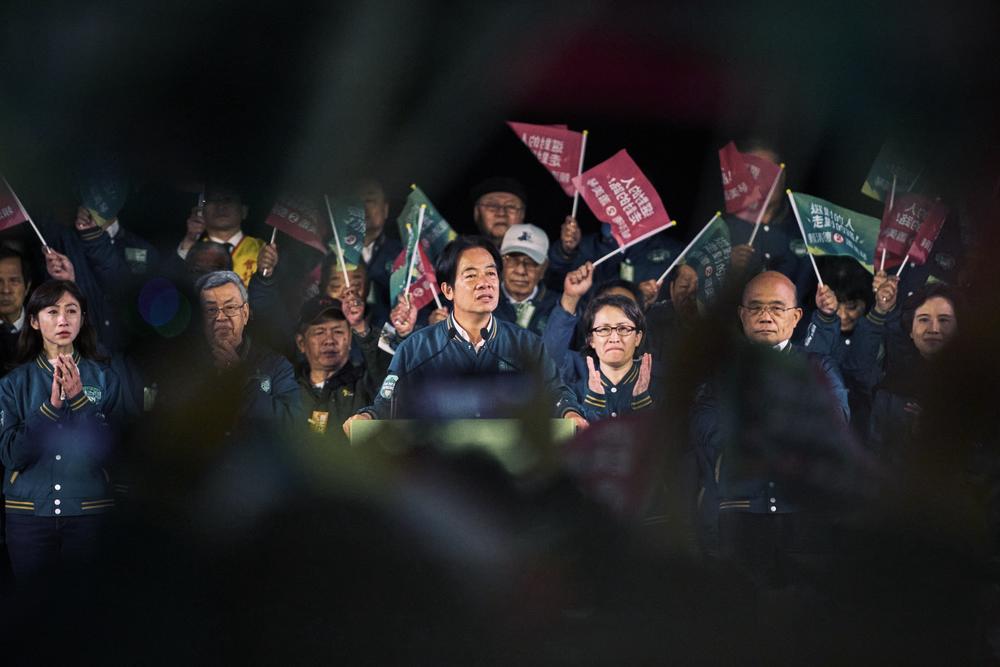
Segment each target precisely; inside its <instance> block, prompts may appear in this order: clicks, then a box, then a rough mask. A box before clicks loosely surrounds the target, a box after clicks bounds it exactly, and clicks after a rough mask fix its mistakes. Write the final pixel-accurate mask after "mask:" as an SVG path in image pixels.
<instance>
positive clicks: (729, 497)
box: [691, 345, 850, 522]
mask: <svg viewBox="0 0 1000 667" xmlns="http://www.w3.org/2000/svg"><path fill="white" fill-rule="evenodd" d="M780 354H790V355H803V356H805V357H806V359H807V361H808V362H809V363H810V364H812V365H813V366H814V367H815V368H816V370H817V371H819V373H820V374H821V376H822V377H823V378H824V380H825V384H826V387H825V390H826V391H827V392H828V393H829V397H830V399H832V401H833V404H834V407H835V408H836V412H837V413H838V417H839V418H840V419H842V422H843V424H847V423H848V422H849V421H850V408H849V405H848V399H847V388H846V387H845V385H844V381H843V379H842V377H841V375H840V372H839V371H838V370H837V367H836V365H835V364H834V363H833V360H831V359H830V358H829V357H826V356H822V355H813V354H808V353H806V352H805V351H804V350H803V349H802V348H800V347H798V346H795V345H789V346H788V347H787V348H786V350H785V351H784V352H782V353H780ZM720 400H721V397H720V396H719V388H718V387H717V386H716V385H715V383H713V382H708V383H705V384H703V385H702V386H701V387H700V388H699V390H698V395H697V396H696V397H695V407H694V410H693V412H692V416H691V429H692V438H693V440H694V444H695V448H696V451H697V455H698V459H699V466H700V468H701V477H702V511H703V517H704V519H706V520H707V521H709V522H712V521H715V520H717V518H718V512H720V511H741V512H752V513H763V514H780V513H787V512H793V511H797V510H798V507H797V506H796V504H795V503H794V502H792V501H790V500H789V497H788V495H787V494H786V490H785V489H783V488H782V485H781V483H779V482H778V481H777V480H774V479H769V478H767V477H766V476H765V475H764V474H763V473H764V471H761V473H760V474H747V473H746V471H740V470H738V468H737V467H734V466H732V465H727V463H726V459H727V458H728V459H729V460H730V463H732V462H733V461H738V460H739V459H740V458H741V452H740V451H729V452H727V451H725V450H726V449H727V445H728V447H732V448H734V449H737V450H738V448H739V446H740V443H741V438H740V432H739V429H740V428H741V427H742V424H739V423H734V421H733V419H731V418H730V415H726V414H724V406H722V405H720ZM789 428H790V430H792V431H795V430H802V431H803V432H804V429H796V428H794V427H793V426H791V425H790V426H789Z"/></svg>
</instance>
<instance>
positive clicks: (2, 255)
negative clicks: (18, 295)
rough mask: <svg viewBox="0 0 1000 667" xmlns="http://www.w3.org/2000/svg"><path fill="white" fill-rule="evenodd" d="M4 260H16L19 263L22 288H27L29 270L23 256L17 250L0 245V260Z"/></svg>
mask: <svg viewBox="0 0 1000 667" xmlns="http://www.w3.org/2000/svg"><path fill="white" fill-rule="evenodd" d="M5 259H16V260H18V261H20V262H21V278H22V279H23V280H24V286H25V287H28V286H29V285H31V270H30V267H29V266H28V260H26V259H25V258H24V255H22V254H21V253H19V252H18V251H17V250H14V249H13V248H11V247H9V246H5V245H0V260H5Z"/></svg>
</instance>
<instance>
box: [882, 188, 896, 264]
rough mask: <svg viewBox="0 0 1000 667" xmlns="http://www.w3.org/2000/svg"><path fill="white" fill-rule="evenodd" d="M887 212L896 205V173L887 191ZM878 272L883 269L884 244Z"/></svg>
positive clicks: (890, 211)
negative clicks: (890, 187)
mask: <svg viewBox="0 0 1000 667" xmlns="http://www.w3.org/2000/svg"><path fill="white" fill-rule="evenodd" d="M888 203H889V213H890V214H891V213H892V209H893V207H894V206H895V205H896V174H893V175H892V189H891V190H890V191H889V202H888ZM878 270H879V273H881V272H883V271H885V246H882V261H881V262H880V263H879V265H878Z"/></svg>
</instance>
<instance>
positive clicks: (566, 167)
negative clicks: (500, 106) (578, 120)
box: [507, 121, 583, 197]
mask: <svg viewBox="0 0 1000 667" xmlns="http://www.w3.org/2000/svg"><path fill="white" fill-rule="evenodd" d="M507 124H508V125H509V126H510V129H512V130H514V134H516V135H517V136H518V137H519V138H520V139H521V141H523V142H524V145H525V146H527V147H528V149H529V150H530V151H531V152H532V153H534V154H535V157H536V158H538V161H539V162H541V163H542V166H543V167H545V168H546V169H548V170H549V173H550V174H552V176H553V178H555V179H556V182H557V183H559V185H561V186H562V189H563V192H565V193H566V194H567V195H568V196H570V197H572V196H573V195H574V194H576V191H575V190H574V189H573V177H574V176H576V175H577V174H578V173H580V146H581V144H582V142H583V134H581V133H580V132H573V131H572V130H569V129H567V128H566V126H565V125H530V124H528V123H515V122H513V121H508V122H507Z"/></svg>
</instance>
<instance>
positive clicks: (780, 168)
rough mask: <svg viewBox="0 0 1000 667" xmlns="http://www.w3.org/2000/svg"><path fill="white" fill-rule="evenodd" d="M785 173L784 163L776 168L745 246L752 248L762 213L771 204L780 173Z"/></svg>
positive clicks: (762, 216)
mask: <svg viewBox="0 0 1000 667" xmlns="http://www.w3.org/2000/svg"><path fill="white" fill-rule="evenodd" d="M783 171H785V163H784V162H782V163H781V164H780V165H779V166H778V173H777V174H775V176H774V182H772V183H771V189H770V190H768V191H767V197H765V198H764V204H763V205H762V206H761V207H760V212H759V213H757V221H756V222H754V225H753V233H752V234H750V240H749V241H747V245H749V246H750V247H753V240H754V239H755V238H757V232H758V231H759V230H760V223H761V221H763V220H764V211H766V210H767V207H768V205H769V204H770V203H771V197H772V196H774V189H775V188H776V187H778V179H780V178H781V172H783Z"/></svg>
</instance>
